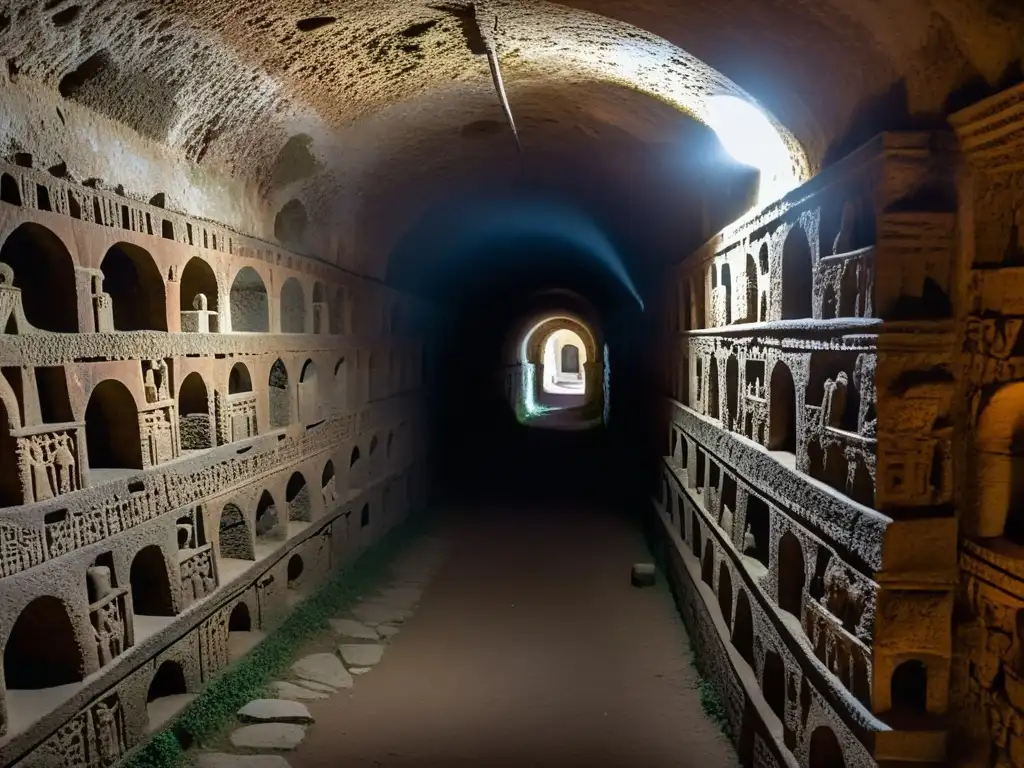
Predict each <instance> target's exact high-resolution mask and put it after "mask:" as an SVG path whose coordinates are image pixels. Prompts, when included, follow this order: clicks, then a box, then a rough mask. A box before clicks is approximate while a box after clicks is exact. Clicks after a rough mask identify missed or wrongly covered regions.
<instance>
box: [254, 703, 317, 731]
mask: <svg viewBox="0 0 1024 768" xmlns="http://www.w3.org/2000/svg"><path fill="white" fill-rule="evenodd" d="M238 719H239V720H241V721H242V722H243V723H295V724H296V725H309V724H310V723H312V722H313V716H312V715H311V714H309V710H308V709H306V705H305V704H300V703H299V702H297V701H289V700H287V699H256V700H255V701H250V702H249V703H248V704H246V705H245V706H244V707H242V708H241V709H240V710H238Z"/></svg>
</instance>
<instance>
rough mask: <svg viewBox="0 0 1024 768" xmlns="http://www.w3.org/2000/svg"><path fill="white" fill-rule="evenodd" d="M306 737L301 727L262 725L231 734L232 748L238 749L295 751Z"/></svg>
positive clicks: (244, 728) (249, 726)
mask: <svg viewBox="0 0 1024 768" xmlns="http://www.w3.org/2000/svg"><path fill="white" fill-rule="evenodd" d="M305 737H306V729H305V728H303V727H302V726H301V725H291V724H288V723H261V724H259V725H246V726H243V727H241V728H238V729H236V730H234V731H232V732H231V746H233V747H235V748H236V749H279V750H285V751H287V750H291V749H295V748H296V747H297V746H298V745H299V744H301V743H302V740H303V739H304V738H305Z"/></svg>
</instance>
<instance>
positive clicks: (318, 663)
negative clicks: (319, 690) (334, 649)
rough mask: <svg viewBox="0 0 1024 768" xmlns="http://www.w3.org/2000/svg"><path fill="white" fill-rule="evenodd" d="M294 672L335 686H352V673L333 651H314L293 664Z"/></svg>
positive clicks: (305, 677)
mask: <svg viewBox="0 0 1024 768" xmlns="http://www.w3.org/2000/svg"><path fill="white" fill-rule="evenodd" d="M292 672H294V673H295V676H296V677H299V678H301V679H303V680H312V681H313V682H316V683H323V684H324V685H330V686H333V687H334V688H351V687H352V675H350V674H349V673H348V670H347V669H345V665H344V664H342V663H341V659H339V658H338V657H337V656H335V655H334V654H333V653H314V654H311V655H309V656H306V657H304V658H302V659H299V660H298V661H297V662H295V663H294V664H292Z"/></svg>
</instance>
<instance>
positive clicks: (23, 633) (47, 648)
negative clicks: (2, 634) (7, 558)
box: [4, 595, 85, 706]
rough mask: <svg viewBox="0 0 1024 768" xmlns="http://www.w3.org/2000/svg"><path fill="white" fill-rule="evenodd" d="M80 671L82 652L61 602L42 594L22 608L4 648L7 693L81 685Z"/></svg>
mask: <svg viewBox="0 0 1024 768" xmlns="http://www.w3.org/2000/svg"><path fill="white" fill-rule="evenodd" d="M84 671H85V664H84V661H83V659H82V651H81V649H80V648H79V646H78V642H77V640H76V638H75V628H74V625H73V624H72V623H71V618H70V617H69V616H68V612H67V608H66V607H65V605H64V603H63V601H61V600H59V599H58V598H56V597H51V596H49V595H45V596H43V597H37V598H36V599H35V600H33V601H32V602H31V603H29V604H28V605H27V606H25V608H24V609H23V610H22V611H21V613H20V614H19V615H18V619H17V621H15V622H14V627H13V628H12V629H11V634H10V635H8V637H7V645H6V646H5V647H4V682H5V684H6V687H7V690H8V691H14V690H29V691H36V690H40V689H42V688H53V687H55V686H58V685H70V684H71V683H78V682H81V681H82V679H83V675H84ZM8 706H11V702H10V701H8Z"/></svg>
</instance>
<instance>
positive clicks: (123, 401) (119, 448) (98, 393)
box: [85, 379, 142, 482]
mask: <svg viewBox="0 0 1024 768" xmlns="http://www.w3.org/2000/svg"><path fill="white" fill-rule="evenodd" d="M85 439H86V446H87V448H88V450H89V468H90V470H93V471H94V475H95V470H103V469H142V442H141V438H140V436H139V412H138V409H137V408H136V406H135V398H134V397H132V393H131V392H129V391H128V387H126V386H125V385H124V384H122V383H121V382H120V381H117V380H115V379H106V380H104V381H101V382H100V383H99V384H97V385H96V387H95V388H94V389H93V391H92V394H91V395H90V396H89V404H88V405H87V406H86V408H85ZM93 480H94V481H100V482H102V480H103V476H102V475H100V476H99V477H96V476H94V478H93Z"/></svg>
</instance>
